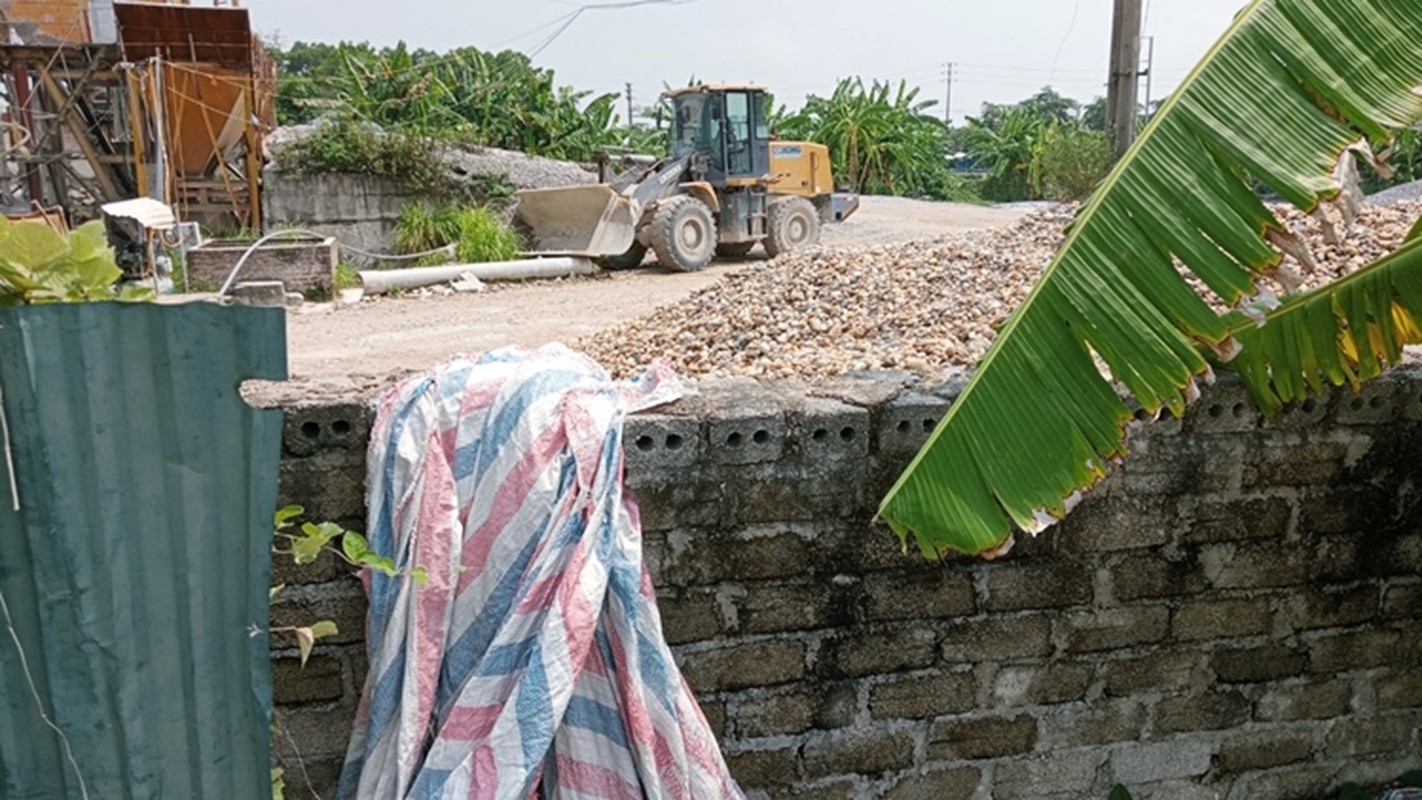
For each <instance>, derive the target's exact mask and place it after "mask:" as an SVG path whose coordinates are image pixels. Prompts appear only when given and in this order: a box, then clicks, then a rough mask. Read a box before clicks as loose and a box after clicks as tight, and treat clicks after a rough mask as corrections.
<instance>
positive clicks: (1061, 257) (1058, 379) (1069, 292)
mask: <svg viewBox="0 0 1422 800" xmlns="http://www.w3.org/2000/svg"><path fill="white" fill-rule="evenodd" d="M1419 84H1422V3H1419V2H1417V0H1255V2H1252V3H1250V4H1249V5H1248V7H1246V8H1245V9H1244V10H1243V11H1241V12H1240V13H1239V15H1238V16H1237V17H1236V18H1235V21H1234V23H1233V24H1232V25H1231V27H1230V29H1229V30H1228V31H1227V32H1226V33H1225V35H1224V36H1223V37H1222V38H1221V39H1220V41H1219V42H1218V43H1217V44H1216V45H1215V46H1214V48H1213V49H1211V50H1210V52H1209V53H1208V54H1207V55H1206V56H1205V58H1204V60H1203V61H1202V62H1201V63H1200V64H1199V65H1198V66H1196V68H1195V69H1194V70H1193V71H1192V72H1191V74H1190V76H1189V77H1188V78H1187V79H1186V80H1185V82H1184V83H1183V84H1182V85H1181V86H1180V88H1179V89H1178V90H1177V91H1176V92H1175V93H1174V94H1173V95H1172V96H1171V98H1170V99H1169V100H1168V101H1167V102H1166V103H1165V105H1164V106H1163V107H1162V108H1161V110H1160V111H1159V112H1158V113H1157V114H1156V115H1155V117H1154V118H1153V119H1152V121H1151V123H1150V125H1148V126H1147V127H1146V129H1145V131H1144V132H1143V133H1142V135H1141V137H1140V139H1139V140H1138V141H1137V142H1136V144H1135V145H1134V147H1132V148H1131V150H1130V151H1129V152H1128V153H1127V154H1126V156H1125V157H1123V158H1122V160H1121V161H1120V162H1119V163H1118V164H1117V165H1116V167H1115V168H1114V169H1113V170H1112V172H1111V174H1110V175H1109V176H1108V177H1107V178H1106V180H1105V181H1103V182H1102V184H1101V186H1100V187H1098V188H1097V191H1096V193H1095V194H1094V195H1093V197H1092V199H1091V200H1090V202H1089V203H1087V204H1086V205H1085V206H1084V207H1083V208H1082V210H1081V211H1080V213H1079V214H1078V216H1077V218H1076V219H1075V220H1074V221H1073V223H1072V225H1071V227H1070V228H1069V230H1068V232H1067V238H1066V241H1065V243H1064V244H1063V246H1062V249H1061V250H1060V251H1059V252H1058V254H1057V256H1056V258H1055V259H1054V260H1053V261H1052V263H1051V265H1050V266H1049V267H1048V268H1047V270H1046V271H1045V273H1044V274H1043V276H1042V278H1041V279H1040V280H1039V281H1038V283H1037V285H1036V286H1035V287H1034V289H1033V290H1032V292H1031V294H1030V295H1028V297H1027V299H1026V300H1025V301H1024V302H1023V304H1022V305H1021V306H1020V307H1019V308H1018V309H1017V311H1016V312H1015V313H1014V314H1013V315H1012V316H1011V317H1010V318H1009V319H1008V321H1007V322H1006V324H1005V325H1004V326H1003V328H1002V329H1001V331H1000V332H999V336H998V339H997V341H996V342H995V344H994V346H993V347H992V349H991V350H989V351H988V353H987V355H986V356H985V358H984V359H983V361H982V362H981V363H980V364H979V365H978V369H977V370H976V372H975V374H974V376H973V378H972V380H971V382H970V383H969V385H968V386H967V388H966V389H965V390H964V391H963V393H962V394H961V395H960V396H959V398H958V400H957V402H955V403H954V404H953V406H952V408H951V409H950V410H949V413H948V414H947V415H946V416H945V417H944V419H943V420H942V421H941V422H940V423H939V425H938V427H937V429H936V430H935V431H934V432H933V435H932V437H931V438H930V439H929V441H928V443H927V444H926V445H925V447H924V449H923V450H922V451H921V452H920V453H919V454H918V456H917V457H916V458H915V459H914V461H913V462H912V464H910V466H909V467H908V469H907V470H906V471H905V472H904V474H903V475H902V476H901V477H900V479H899V480H898V482H897V483H896V484H895V486H894V487H893V489H891V490H890V492H889V494H888V495H887V496H886V497H885V499H884V501H883V503H882V505H881V507H880V511H879V515H880V516H881V517H882V518H883V519H884V520H885V521H886V522H887V523H888V524H889V526H890V527H891V528H892V529H893V530H894V531H895V532H896V533H897V534H898V535H899V536H900V537H901V538H903V539H905V540H907V538H908V537H909V536H910V535H912V537H913V539H914V540H915V542H916V543H917V544H918V546H919V548H920V549H921V550H922V551H923V553H924V554H925V555H926V556H929V557H941V556H942V555H944V554H945V553H947V552H949V551H953V550H957V551H962V552H966V553H975V554H976V553H987V554H989V555H990V554H992V553H993V552H997V551H1000V550H1001V549H1002V548H1003V547H1004V545H1006V544H1007V543H1008V539H1009V537H1010V535H1011V532H1012V529H1013V526H1014V525H1015V526H1017V527H1019V528H1021V529H1023V530H1026V531H1030V532H1033V533H1036V532H1037V531H1040V530H1041V529H1043V528H1045V527H1046V526H1048V525H1050V524H1052V523H1053V522H1055V521H1056V520H1057V519H1060V518H1061V517H1062V516H1064V515H1065V514H1066V512H1067V511H1068V510H1069V507H1070V505H1071V504H1072V503H1073V502H1074V501H1075V500H1076V499H1077V498H1079V497H1080V494H1079V492H1080V491H1081V490H1083V489H1085V488H1088V487H1090V486H1092V485H1093V484H1095V483H1096V482H1098V481H1099V480H1101V479H1102V478H1103V477H1104V476H1105V474H1106V468H1107V465H1108V463H1110V462H1111V461H1112V460H1114V459H1117V458H1119V457H1121V456H1123V455H1124V454H1125V444H1124V441H1125V426H1126V424H1127V422H1128V421H1129V420H1130V419H1131V418H1132V416H1133V412H1132V410H1131V408H1130V407H1128V405H1127V403H1126V402H1125V400H1123V398H1122V397H1121V396H1120V395H1118V393H1117V392H1116V391H1115V389H1114V388H1113V385H1112V382H1111V381H1112V380H1114V381H1116V382H1118V383H1119V384H1121V385H1123V386H1124V387H1125V388H1126V389H1127V390H1128V391H1129V392H1130V394H1131V395H1133V396H1134V398H1135V399H1136V401H1137V402H1139V404H1140V405H1141V407H1142V408H1144V409H1146V410H1147V411H1148V412H1150V413H1152V414H1154V413H1158V412H1159V411H1160V410H1161V409H1162V408H1168V409H1170V410H1171V412H1172V413H1174V414H1176V415H1177V416H1178V415H1180V414H1181V413H1182V412H1183V411H1184V407H1185V404H1186V401H1187V398H1189V397H1191V396H1193V393H1194V392H1195V391H1196V390H1195V384H1194V381H1195V379H1196V378H1197V377H1199V376H1202V375H1208V374H1210V369H1211V366H1210V362H1211V361H1212V360H1213V361H1217V362H1226V361H1228V360H1229V359H1230V358H1231V357H1233V356H1234V355H1236V354H1241V355H1240V359H1241V360H1240V364H1241V368H1240V372H1241V374H1242V375H1243V376H1244V377H1245V379H1246V380H1247V381H1248V382H1249V383H1250V386H1251V389H1252V390H1253V391H1254V392H1255V394H1256V396H1259V397H1264V398H1269V397H1271V396H1272V397H1273V398H1274V399H1275V400H1276V401H1282V400H1284V399H1286V398H1291V397H1295V396H1297V394H1296V390H1297V389H1298V388H1299V386H1300V385H1303V386H1308V387H1310V388H1315V387H1317V385H1318V384H1317V383H1316V382H1313V381H1310V380H1309V376H1310V375H1313V377H1315V378H1318V377H1323V378H1326V379H1328V380H1330V381H1335V382H1336V380H1348V379H1352V378H1358V379H1361V378H1365V377H1367V376H1368V375H1370V374H1373V373H1374V366H1375V365H1374V362H1375V361H1376V360H1377V353H1379V352H1381V353H1382V354H1384V355H1391V354H1392V353H1394V352H1395V351H1396V350H1397V346H1398V344H1399V343H1400V342H1401V341H1403V338H1404V334H1406V333H1408V332H1409V330H1408V326H1407V325H1401V324H1388V323H1386V322H1385V321H1380V320H1381V318H1378V319H1375V318H1374V317H1373V316H1372V314H1374V313H1381V312H1382V310H1383V309H1384V308H1385V307H1386V306H1385V304H1384V297H1385V296H1387V295H1388V294H1389V292H1390V291H1392V290H1393V289H1397V288H1398V287H1403V286H1404V284H1406V283H1407V281H1409V280H1415V277H1408V276H1409V272H1408V270H1407V267H1408V266H1409V265H1410V264H1413V263H1415V257H1414V256H1410V255H1409V256H1408V257H1402V258H1399V259H1398V260H1395V261H1392V262H1389V264H1388V265H1387V266H1384V268H1382V269H1380V270H1367V271H1365V273H1360V274H1358V275H1356V276H1354V277H1353V278H1351V279H1350V280H1351V281H1352V283H1350V284H1349V287H1345V288H1344V289H1341V290H1337V291H1334V289H1333V287H1325V290H1324V291H1323V292H1322V293H1315V294H1312V295H1309V296H1308V297H1306V298H1300V299H1294V300H1291V301H1290V302H1289V303H1286V304H1285V305H1284V306H1283V307H1282V308H1280V309H1278V311H1279V312H1282V313H1279V314H1277V315H1276V317H1275V319H1274V321H1273V322H1272V323H1271V324H1268V325H1265V327H1264V328H1262V329H1255V328H1252V327H1250V326H1248V325H1243V324H1242V323H1241V318H1242V317H1243V315H1242V314H1241V313H1240V312H1230V313H1228V314H1219V313H1216V312H1215V311H1214V310H1212V308H1211V306H1210V305H1209V304H1208V303H1206V302H1205V301H1204V300H1203V299H1202V298H1201V297H1200V296H1199V295H1198V294H1197V293H1196V292H1195V291H1194V290H1193V289H1192V288H1191V287H1190V285H1189V284H1188V283H1187V282H1186V281H1185V279H1184V278H1183V277H1182V276H1181V275H1180V273H1179V272H1178V271H1177V270H1176V268H1175V266H1174V261H1173V259H1178V261H1179V262H1180V263H1182V264H1183V265H1184V266H1185V267H1186V268H1187V269H1188V270H1189V271H1190V272H1191V273H1193V274H1194V275H1195V276H1196V277H1197V278H1199V280H1200V281H1201V282H1203V284H1205V285H1206V286H1207V287H1208V288H1209V290H1210V291H1211V292H1213V293H1214V294H1215V295H1217V296H1218V297H1219V298H1220V299H1221V300H1222V301H1223V302H1224V303H1225V304H1226V305H1229V306H1231V307H1235V308H1244V307H1246V306H1249V305H1252V304H1253V301H1254V299H1255V298H1256V296H1257V294H1258V290H1257V287H1256V283H1257V281H1258V279H1259V278H1260V277H1261V276H1263V275H1265V274H1266V273H1269V272H1270V271H1271V270H1275V269H1276V268H1278V266H1279V264H1280V262H1281V261H1282V255H1281V254H1280V252H1279V250H1277V249H1275V246H1274V245H1278V246H1280V247H1287V246H1290V244H1291V234H1290V233H1289V232H1288V231H1287V229H1286V228H1285V226H1284V225H1282V224H1281V223H1280V222H1279V221H1278V220H1276V219H1275V217H1274V216H1273V215H1272V214H1271V213H1270V212H1269V210H1268V208H1267V207H1266V206H1265V205H1264V204H1263V203H1262V202H1261V201H1260V200H1259V199H1258V197H1257V195H1256V194H1255V193H1254V192H1253V191H1252V189H1251V185H1250V183H1249V182H1248V181H1249V179H1250V178H1252V179H1255V180H1258V181H1259V182H1261V183H1263V184H1265V185H1266V186H1268V187H1269V188H1270V189H1272V190H1273V191H1274V192H1275V193H1276V194H1277V195H1278V196H1280V197H1282V198H1283V199H1285V200H1287V201H1288V202H1290V203H1292V204H1293V205H1295V206H1297V207H1299V208H1300V209H1303V210H1305V211H1312V210H1313V209H1314V208H1315V207H1316V206H1317V205H1318V204H1319V203H1320V202H1323V201H1328V200H1333V199H1335V198H1337V197H1338V195H1339V194H1340V192H1341V188H1342V187H1341V186H1340V183H1339V180H1338V179H1337V178H1336V177H1335V171H1336V170H1337V168H1338V166H1339V164H1340V161H1341V160H1342V159H1343V158H1344V156H1345V154H1347V151H1348V150H1349V149H1350V148H1352V147H1354V146H1356V145H1357V144H1358V143H1359V142H1360V140H1363V139H1366V140H1369V141H1371V142H1374V143H1379V144H1381V143H1384V142H1387V141H1389V140H1390V139H1391V137H1392V136H1393V135H1394V134H1395V133H1396V132H1397V131H1398V130H1400V129H1402V128H1405V127H1407V126H1409V125H1411V124H1413V123H1414V122H1416V120H1417V119H1418V118H1419V117H1422V96H1419V89H1418V87H1419ZM1347 157H1349V158H1351V157H1352V156H1351V154H1348V155H1347ZM1380 266H1381V265H1380ZM1410 274H1411V275H1413V276H1415V274H1416V273H1415V272H1413V273H1410ZM1320 298H1322V299H1320ZM1416 300H1417V298H1416V296H1415V294H1413V293H1412V292H1411V290H1407V291H1404V292H1403V293H1402V297H1401V298H1400V299H1399V298H1396V297H1391V298H1389V300H1388V302H1390V303H1392V304H1393V307H1394V308H1397V307H1398V305H1397V304H1398V303H1401V305H1402V307H1403V308H1404V309H1406V311H1405V314H1404V315H1407V314H1411V313H1413V312H1415V311H1417V310H1418V309H1419V308H1422V306H1418V305H1417V303H1416ZM1383 316H1384V317H1385V316H1386V315H1383ZM1364 320H1366V322H1364ZM1345 323H1346V324H1347V325H1348V326H1350V327H1348V330H1349V331H1351V332H1353V333H1354V334H1357V333H1358V331H1359V330H1360V329H1359V328H1358V327H1356V326H1358V325H1363V326H1364V328H1366V330H1367V331H1368V332H1369V333H1368V336H1366V337H1362V341H1360V340H1359V339H1358V338H1357V336H1351V337H1343V338H1341V339H1339V338H1338V337H1337V336H1336V334H1337V333H1338V328H1339V327H1340V326H1342V325H1344V324H1345ZM1251 324H1252V325H1257V322H1256V321H1252V322H1251ZM1290 337H1302V338H1300V339H1291V338H1290ZM1303 340H1307V341H1309V342H1312V343H1314V348H1313V349H1312V350H1298V351H1297V352H1296V351H1295V350H1291V349H1290V347H1292V346H1293V345H1291V344H1290V342H1294V341H1303ZM1335 340H1336V346H1335V347H1334V351H1336V354H1335V355H1333V356H1330V355H1326V352H1327V351H1329V343H1330V342H1335ZM1349 342H1351V343H1352V347H1353V352H1354V353H1355V354H1356V355H1357V356H1358V357H1359V358H1361V362H1360V364H1359V365H1357V366H1356V367H1346V366H1345V362H1347V361H1348V346H1347V345H1348V343H1349ZM1241 348H1243V350H1242V351H1241ZM1242 353H1247V355H1244V354H1242ZM1098 356H1099V358H1100V360H1102V361H1104V362H1105V364H1106V365H1107V367H1108V368H1109V370H1110V376H1109V378H1108V377H1103V375H1102V373H1101V371H1100V370H1099V369H1098V368H1097V366H1096V360H1095V357H1098ZM1310 359H1312V360H1310ZM1274 367H1280V368H1281V369H1279V370H1278V371H1272V370H1273V368H1274ZM1350 370H1351V372H1350ZM1295 376H1297V382H1296V380H1295ZM1271 378H1272V380H1273V385H1272V386H1270V385H1267V384H1268V382H1269V381H1270V380H1271ZM1271 393H1272V395H1271ZM1266 405H1267V404H1266Z"/></svg>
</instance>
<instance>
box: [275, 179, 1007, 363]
mask: <svg viewBox="0 0 1422 800" xmlns="http://www.w3.org/2000/svg"><path fill="white" fill-rule="evenodd" d="M1024 213H1025V211H1023V210H1021V209H998V208H987V207H981V206H971V205H961V204H957V203H929V202H923V201H917V200H905V199H903V198H895V197H866V198H864V201H863V204H862V206H861V208H860V210H859V212H858V213H856V214H855V215H854V216H853V217H851V218H850V219H848V220H846V221H845V222H843V223H841V224H839V225H830V226H826V228H825V232H824V243H825V244H826V245H828V246H846V245H856V244H876V243H890V242H903V241H911V240H915V239H923V238H931V237H934V236H938V235H940V234H945V233H954V232H959V231H965V230H974V229H982V228H991V227H996V226H999V225H1006V224H1008V223H1010V222H1012V221H1014V220H1016V219H1017V218H1018V217H1020V216H1022V215H1023V214H1024ZM760 257H761V258H763V256H760ZM755 258H756V256H752V260H754V259H755ZM648 263H649V265H648V266H646V267H643V268H641V269H637V270H631V271H627V272H613V273H606V274H604V275H601V276H598V277H596V278H583V279H576V280H564V281H544V282H537V283H529V284H525V285H519V286H500V287H495V288H492V289H491V290H490V291H487V292H484V293H482V294H457V295H448V296H432V297H409V296H406V297H399V298H378V299H369V300H365V301H363V302H360V303H358V304H354V305H336V306H332V305H319V306H308V307H307V308H305V309H302V310H301V311H298V312H296V313H293V314H292V315H291V316H290V317H289V319H288V323H287V341H288V350H289V354H290V363H291V373H292V375H293V376H297V377H311V376H318V375H333V374H339V373H351V372H359V373H383V372H388V371H394V370H403V369H428V368H429V367H432V366H434V365H435V364H437V363H439V362H440V361H442V360H445V359H447V358H450V357H452V356H454V355H457V354H460V353H476V352H479V351H481V350H485V349H488V348H491V347H500V346H504V345H511V344H512V345H522V346H525V347H537V346H539V345H542V344H546V343H548V342H553V341H561V342H565V343H571V342H572V341H573V340H574V339H577V338H578V337H579V336H583V335H585V334H589V333H593V332H595V331H598V330H601V329H602V328H605V327H607V326H609V325H612V324H615V323H618V322H622V321H624V320H628V319H633V318H635V317H640V316H642V315H644V314H647V313H648V312H650V311H651V310H652V309H654V308H656V307H657V306H660V305H663V304H665V303H670V302H675V301H677V300H680V299H682V298H684V297H686V296H687V295H689V294H691V293H692V292H694V291H696V290H697V289H701V288H703V287H706V286H710V285H711V284H713V283H715V282H716V281H717V280H719V279H720V278H721V276H723V275H725V274H727V273H728V272H731V271H734V270H736V269H740V268H741V264H737V263H733V262H726V263H715V264H712V265H711V266H709V267H707V268H706V269H705V270H703V271H701V272H694V273H679V272H666V271H663V270H662V269H661V268H660V267H658V266H656V265H655V264H652V263H651V262H648ZM649 355H650V354H649Z"/></svg>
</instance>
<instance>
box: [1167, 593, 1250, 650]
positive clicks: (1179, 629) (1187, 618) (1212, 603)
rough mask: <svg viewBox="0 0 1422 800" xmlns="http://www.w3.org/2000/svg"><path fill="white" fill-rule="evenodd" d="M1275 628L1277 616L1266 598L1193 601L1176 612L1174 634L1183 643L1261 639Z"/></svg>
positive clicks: (1181, 606) (1183, 604)
mask: <svg viewBox="0 0 1422 800" xmlns="http://www.w3.org/2000/svg"><path fill="white" fill-rule="evenodd" d="M1273 627H1274V614H1273V612H1272V610H1271V609H1270V607H1269V601H1268V600H1267V599H1265V598H1262V597H1259V598H1252V599H1240V600H1214V599H1204V600H1191V601H1187V602H1185V603H1182V604H1181V605H1180V607H1179V608H1178V609H1176V611H1175V620H1174V623H1173V625H1172V631H1173V634H1174V636H1175V638H1176V639H1179V640H1181V641H1200V640H1206V639H1228V638H1233V637H1238V636H1259V635H1262V634H1266V633H1268V632H1269V631H1270V630H1272V629H1273Z"/></svg>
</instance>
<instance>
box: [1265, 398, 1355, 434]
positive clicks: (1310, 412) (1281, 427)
mask: <svg viewBox="0 0 1422 800" xmlns="http://www.w3.org/2000/svg"><path fill="white" fill-rule="evenodd" d="M1348 394H1352V392H1346V393H1344V394H1343V396H1344V398H1345V399H1346V396H1347V395H1348ZM1339 396H1340V393H1339V391H1338V390H1336V389H1334V388H1332V387H1325V388H1324V390H1323V392H1322V393H1321V394H1319V395H1317V396H1314V397H1307V398H1304V399H1303V400H1298V401H1295V402H1292V403H1289V404H1288V405H1287V406H1284V408H1283V409H1281V410H1280V411H1279V413H1277V414H1275V415H1274V416H1272V417H1265V418H1264V421H1263V425H1262V427H1263V428H1264V430H1268V431H1311V430H1316V429H1317V428H1318V426H1320V425H1322V424H1324V421H1325V420H1327V419H1328V415H1329V413H1330V412H1331V411H1332V410H1333V403H1334V402H1335V400H1337V398H1338V397H1339Z"/></svg>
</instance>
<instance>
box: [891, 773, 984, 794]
mask: <svg viewBox="0 0 1422 800" xmlns="http://www.w3.org/2000/svg"><path fill="white" fill-rule="evenodd" d="M982 780H983V774H982V770H980V769H978V768H977V767H954V768H951V769H937V770H925V771H924V772H921V773H919V772H915V773H910V774H909V775H906V776H904V777H903V778H901V779H900V780H899V782H898V783H896V784H894V785H893V787H892V788H890V789H889V791H887V792H885V793H884V794H883V796H882V800H969V799H970V798H972V797H974V796H975V793H976V792H977V790H978V784H980V783H982Z"/></svg>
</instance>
